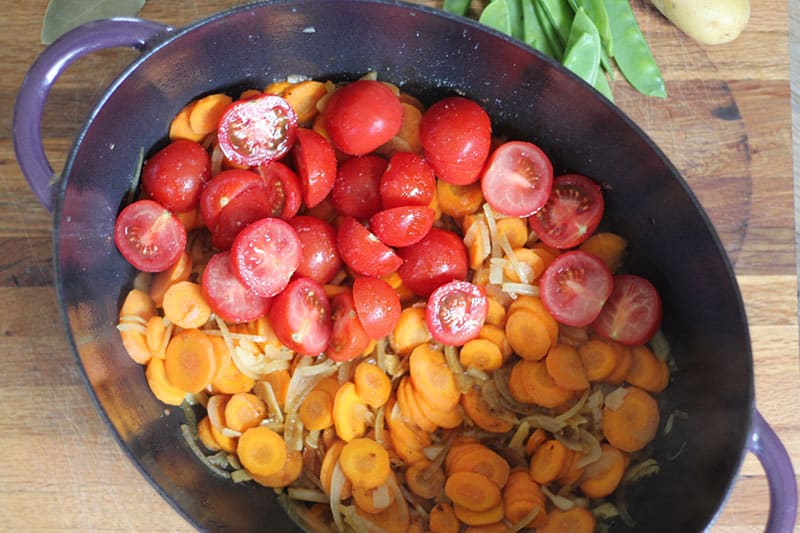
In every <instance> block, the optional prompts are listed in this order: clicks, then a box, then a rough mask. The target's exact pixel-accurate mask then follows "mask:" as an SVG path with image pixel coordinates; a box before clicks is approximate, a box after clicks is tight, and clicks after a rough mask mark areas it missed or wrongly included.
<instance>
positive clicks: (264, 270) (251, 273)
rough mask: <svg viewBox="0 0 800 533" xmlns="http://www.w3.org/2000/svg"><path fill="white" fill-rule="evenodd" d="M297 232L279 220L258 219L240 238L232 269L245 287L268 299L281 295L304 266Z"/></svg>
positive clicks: (232, 252)
mask: <svg viewBox="0 0 800 533" xmlns="http://www.w3.org/2000/svg"><path fill="white" fill-rule="evenodd" d="M302 249H303V246H302V244H301V243H300V239H299V238H298V237H297V232H296V231H295V230H294V228H292V227H291V226H290V225H289V224H288V223H287V222H285V221H283V220H281V219H279V218H271V217H269V218H262V219H260V220H256V221H255V222H253V223H252V224H250V225H249V226H247V227H246V228H244V229H243V230H242V231H240V232H239V235H237V236H236V239H235V240H234V241H233V246H231V269H232V270H233V273H234V274H235V275H236V277H237V278H239V281H240V282H242V285H244V286H245V287H247V288H248V289H250V290H251V291H252V292H254V293H256V294H257V295H259V296H263V297H265V298H268V297H270V296H275V295H276V294H278V293H279V292H281V291H282V290H283V289H284V288H286V285H287V284H288V283H289V280H290V279H291V278H292V275H294V272H295V270H297V266H298V265H299V264H300V258H301V254H302Z"/></svg>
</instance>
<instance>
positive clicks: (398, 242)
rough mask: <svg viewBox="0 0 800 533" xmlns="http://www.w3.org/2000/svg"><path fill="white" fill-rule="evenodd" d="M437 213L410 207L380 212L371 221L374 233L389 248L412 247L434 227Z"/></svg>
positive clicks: (424, 207)
mask: <svg viewBox="0 0 800 533" xmlns="http://www.w3.org/2000/svg"><path fill="white" fill-rule="evenodd" d="M435 218H436V211H434V210H433V209H431V208H430V207H427V206H422V205H408V206H404V207H392V208H390V209H384V210H383V211H378V212H377V213H375V214H374V215H372V218H370V219H369V227H370V229H371V230H372V233H374V234H375V236H376V237H378V238H379V239H380V240H381V242H382V243H384V244H388V245H389V246H410V245H412V244H414V243H417V242H419V241H421V240H422V238H423V237H425V235H427V234H428V232H429V231H430V229H431V228H432V227H433V221H434V219H435Z"/></svg>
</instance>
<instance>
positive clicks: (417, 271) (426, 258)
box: [397, 228, 468, 297]
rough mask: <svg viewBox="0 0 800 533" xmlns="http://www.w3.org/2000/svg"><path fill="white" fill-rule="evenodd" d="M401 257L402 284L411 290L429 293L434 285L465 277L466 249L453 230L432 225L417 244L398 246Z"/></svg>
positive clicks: (415, 292)
mask: <svg viewBox="0 0 800 533" xmlns="http://www.w3.org/2000/svg"><path fill="white" fill-rule="evenodd" d="M397 254H398V255H399V256H400V257H401V259H402V260H403V264H402V266H400V268H399V269H397V273H398V274H399V275H400V279H402V280H403V284H404V285H405V286H406V287H408V288H409V289H410V290H411V291H412V292H413V293H414V294H417V295H419V296H424V297H428V296H429V295H430V294H431V293H432V292H433V291H434V290H435V289H436V288H437V287H439V286H440V285H444V284H445V283H447V282H450V281H453V280H463V279H465V278H466V277H467V268H468V262H467V249H466V248H465V247H464V243H463V242H462V240H461V237H459V236H458V235H456V234H455V233H453V232H452V231H448V230H444V229H440V228H431V230H430V231H429V232H428V234H427V235H425V237H423V238H422V240H420V241H419V242H417V243H416V244H412V245H411V246H406V247H404V248H399V249H398V250H397Z"/></svg>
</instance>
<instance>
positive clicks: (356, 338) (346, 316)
mask: <svg viewBox="0 0 800 533" xmlns="http://www.w3.org/2000/svg"><path fill="white" fill-rule="evenodd" d="M331 320H332V321H333V327H332V329H331V337H330V341H329V342H328V348H327V349H326V350H325V355H327V356H328V358H329V359H331V360H333V361H337V362H344V361H351V360H353V359H355V358H356V357H358V356H359V355H361V353H362V352H363V351H364V350H365V349H366V348H367V346H369V343H370V337H369V335H367V332H366V331H364V327H363V326H362V325H361V321H360V320H359V319H358V314H357V313H356V309H355V304H354V303H353V295H352V293H351V292H350V291H349V290H345V291H342V292H340V293H338V294H337V295H335V296H334V297H333V298H331Z"/></svg>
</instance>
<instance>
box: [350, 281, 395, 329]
mask: <svg viewBox="0 0 800 533" xmlns="http://www.w3.org/2000/svg"><path fill="white" fill-rule="evenodd" d="M353 303H354V305H355V308H356V313H358V319H359V320H360V321H361V325H362V326H364V331H366V332H367V335H369V336H370V337H371V338H373V339H375V340H378V339H382V338H384V337H386V336H387V335H389V333H391V332H392V330H394V327H395V326H396V325H397V322H398V321H399V320H400V312H401V311H402V305H401V303H400V297H399V296H398V294H397V291H395V290H394V289H393V288H392V287H391V285H389V284H388V283H386V282H385V281H384V280H382V279H380V278H373V277H370V276H363V277H358V278H356V279H354V280H353Z"/></svg>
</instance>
